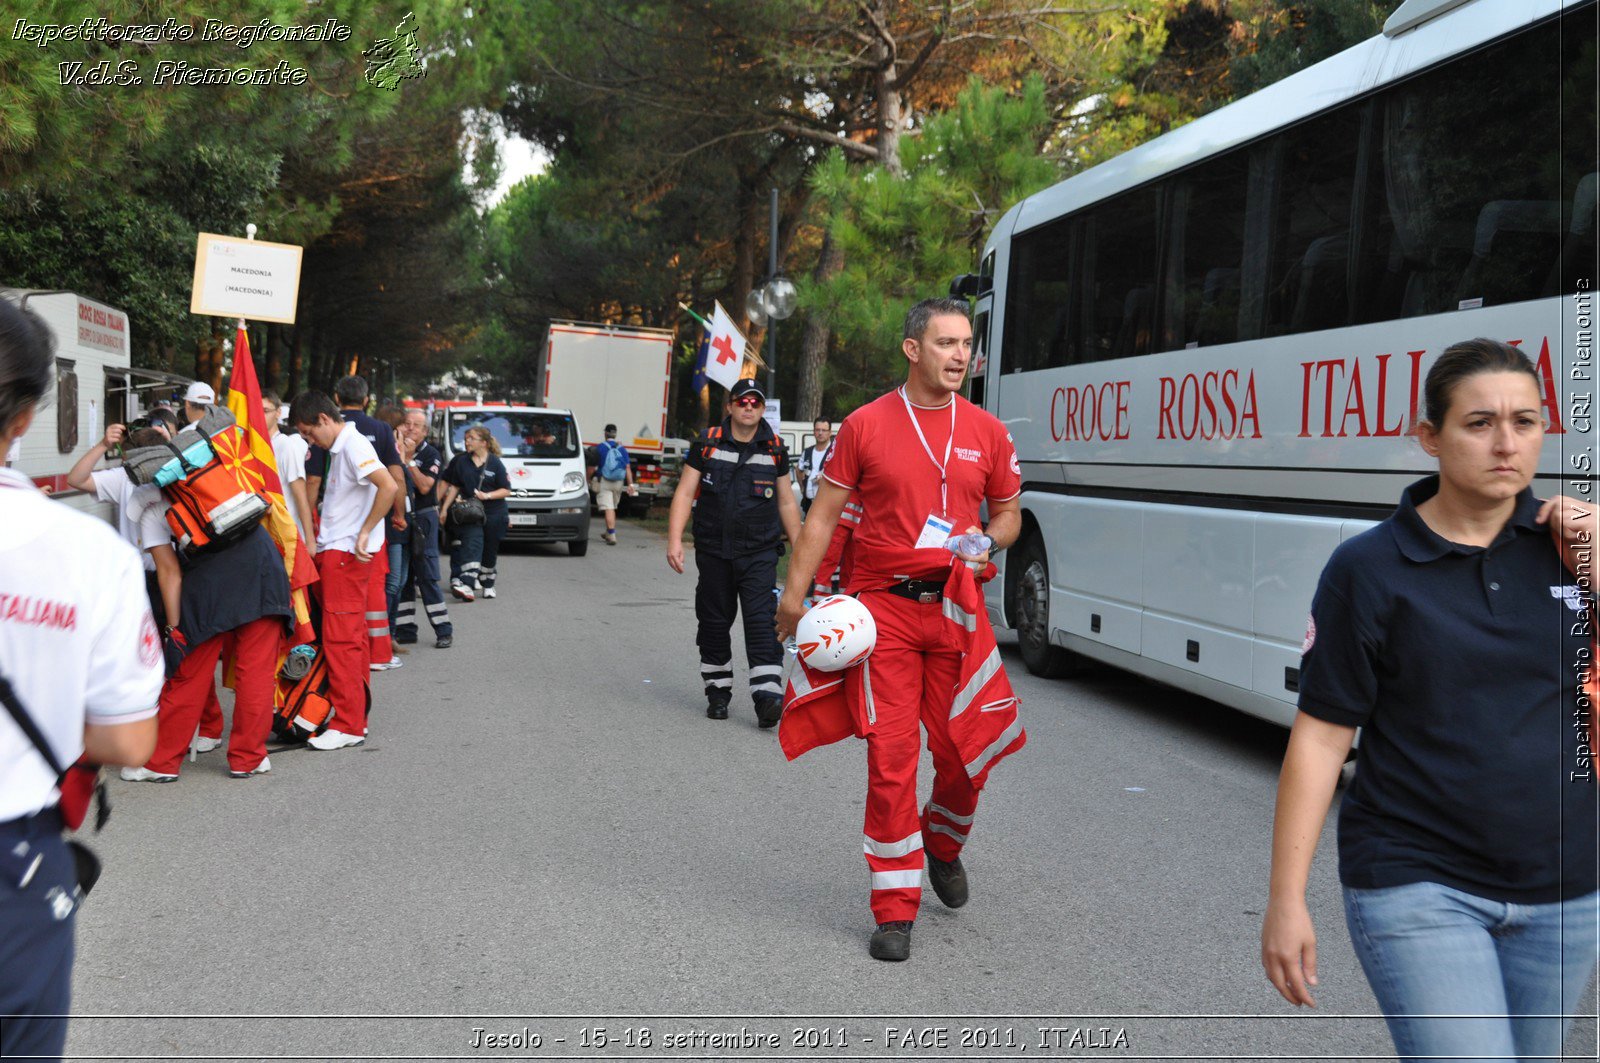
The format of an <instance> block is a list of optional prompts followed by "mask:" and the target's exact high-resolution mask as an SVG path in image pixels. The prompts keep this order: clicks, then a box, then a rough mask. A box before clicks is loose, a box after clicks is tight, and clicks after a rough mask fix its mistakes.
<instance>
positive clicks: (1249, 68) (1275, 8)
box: [1231, 0, 1400, 96]
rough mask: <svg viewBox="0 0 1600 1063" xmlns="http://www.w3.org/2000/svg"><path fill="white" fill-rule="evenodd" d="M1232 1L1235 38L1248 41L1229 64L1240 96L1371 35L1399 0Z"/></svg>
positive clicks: (1376, 31) (1377, 29)
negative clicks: (1237, 30) (1236, 22)
mask: <svg viewBox="0 0 1600 1063" xmlns="http://www.w3.org/2000/svg"><path fill="white" fill-rule="evenodd" d="M1232 6H1233V13H1234V16H1235V17H1236V18H1237V19H1238V20H1239V22H1240V25H1241V29H1242V30H1243V32H1242V33H1241V34H1240V35H1239V38H1240V39H1241V40H1243V41H1246V42H1249V44H1248V45H1247V46H1246V47H1243V48H1241V49H1240V50H1239V54H1238V55H1236V57H1235V58H1234V61H1233V63H1232V65H1231V76H1232V82H1233V90H1234V93H1235V95H1237V96H1244V95H1248V94H1249V93H1252V92H1255V91H1256V90H1257V89H1260V88H1263V87H1265V86H1267V85H1270V84H1272V83H1273V82H1274V81H1279V80H1281V79H1283V78H1285V77H1288V76H1289V75H1290V74H1293V73H1294V72H1295V71H1297V70H1303V69H1304V68H1306V67H1308V66H1311V65H1312V64H1313V63H1318V62H1321V61H1322V60H1324V59H1326V58H1328V57H1329V56H1331V55H1334V54H1336V53H1338V52H1341V51H1343V50H1344V49H1346V48H1349V47H1351V46H1352V45H1356V44H1360V43H1361V42H1362V41H1364V40H1366V39H1367V38H1368V37H1372V36H1375V35H1376V34H1378V33H1379V32H1380V31H1381V30H1382V29H1383V23H1384V20H1385V19H1387V18H1388V17H1389V15H1390V14H1392V13H1393V12H1394V10H1395V8H1397V7H1399V6H1400V0H1316V2H1315V3H1291V4H1283V3H1281V2H1279V0H1235V2H1234V4H1233V5H1232Z"/></svg>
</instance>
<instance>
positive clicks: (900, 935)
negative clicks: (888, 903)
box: [867, 923, 911, 962]
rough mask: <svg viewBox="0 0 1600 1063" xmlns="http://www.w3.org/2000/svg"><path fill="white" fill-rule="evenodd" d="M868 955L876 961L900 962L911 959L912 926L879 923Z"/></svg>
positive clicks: (868, 949) (868, 947) (907, 924)
mask: <svg viewBox="0 0 1600 1063" xmlns="http://www.w3.org/2000/svg"><path fill="white" fill-rule="evenodd" d="M867 955H869V956H871V957H872V958H873V959H875V960H889V961H890V962H899V961H900V960H909V959H910V958H911V924H910V923H879V924H878V929H877V930H876V931H874V932H873V934H872V943H871V944H869V945H868V946H867Z"/></svg>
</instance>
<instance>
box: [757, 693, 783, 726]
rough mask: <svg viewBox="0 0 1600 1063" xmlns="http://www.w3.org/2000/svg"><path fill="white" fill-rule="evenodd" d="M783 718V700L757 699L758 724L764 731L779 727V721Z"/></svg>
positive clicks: (769, 697)
mask: <svg viewBox="0 0 1600 1063" xmlns="http://www.w3.org/2000/svg"><path fill="white" fill-rule="evenodd" d="M782 716H783V699H782V698H775V697H771V696H770V695H769V696H767V697H764V698H757V699H756V722H757V723H759V724H760V725H761V727H762V728H763V729H766V728H768V727H776V726H778V720H779V719H780V718H781V717H782Z"/></svg>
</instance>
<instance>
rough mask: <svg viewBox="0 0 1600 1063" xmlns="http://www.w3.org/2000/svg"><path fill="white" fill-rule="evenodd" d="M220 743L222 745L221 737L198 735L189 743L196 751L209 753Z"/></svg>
mask: <svg viewBox="0 0 1600 1063" xmlns="http://www.w3.org/2000/svg"><path fill="white" fill-rule="evenodd" d="M220 745H222V739H220V738H205V737H202V736H198V735H197V736H196V737H195V740H194V741H193V742H191V743H190V746H191V747H192V748H193V749H194V751H195V752H196V753H209V752H211V751H212V750H213V749H216V748H217V747H218V746H220Z"/></svg>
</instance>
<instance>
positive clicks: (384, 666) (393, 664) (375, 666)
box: [367, 657, 406, 672]
mask: <svg viewBox="0 0 1600 1063" xmlns="http://www.w3.org/2000/svg"><path fill="white" fill-rule="evenodd" d="M405 663H406V662H404V661H402V660H401V659H400V658H399V657H390V658H389V660H388V661H387V662H384V661H374V662H373V663H372V664H370V665H368V666H367V667H368V668H369V669H370V670H371V671H374V672H387V671H388V670H389V669H391V668H399V667H400V666H401V665H403V664H405Z"/></svg>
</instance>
